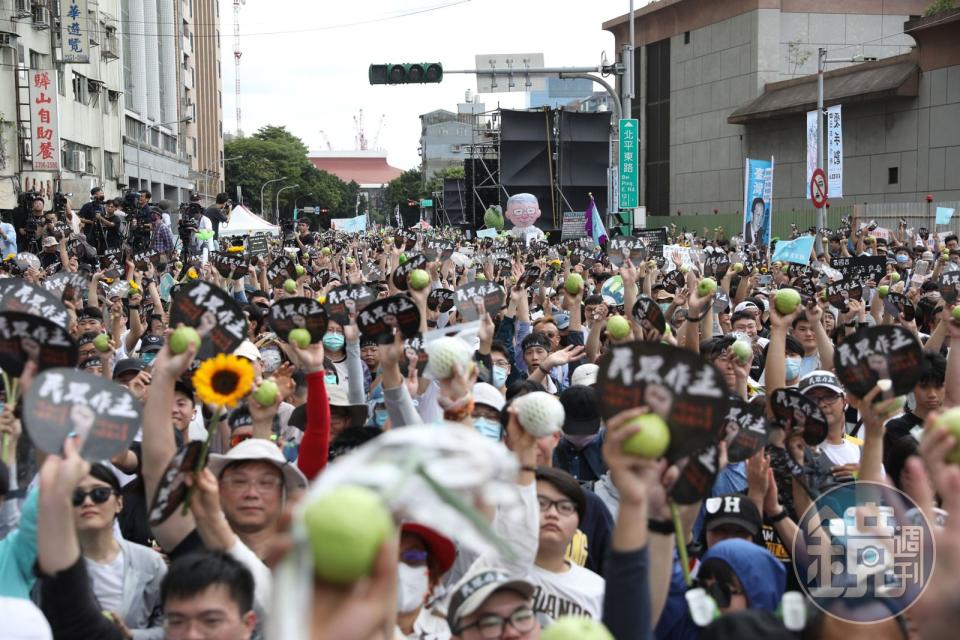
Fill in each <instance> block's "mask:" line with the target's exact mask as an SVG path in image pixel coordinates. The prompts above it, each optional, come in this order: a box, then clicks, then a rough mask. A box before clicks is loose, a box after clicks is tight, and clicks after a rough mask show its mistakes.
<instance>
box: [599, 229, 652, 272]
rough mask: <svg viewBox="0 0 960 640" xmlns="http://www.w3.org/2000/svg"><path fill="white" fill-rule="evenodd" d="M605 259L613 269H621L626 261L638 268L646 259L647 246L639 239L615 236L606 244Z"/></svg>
mask: <svg viewBox="0 0 960 640" xmlns="http://www.w3.org/2000/svg"><path fill="white" fill-rule="evenodd" d="M607 259H608V260H610V264H612V265H613V266H615V267H622V266H623V264H624V262H626V261H627V260H630V263H631V264H633V266H635V267H639V266H640V265H641V264H643V263H644V261H645V260H646V259H647V245H645V244H644V243H643V240H641V239H640V238H634V237H632V236H617V237H616V238H614V239H612V240H611V241H610V242H608V243H607Z"/></svg>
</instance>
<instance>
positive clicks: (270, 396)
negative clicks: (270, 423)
mask: <svg viewBox="0 0 960 640" xmlns="http://www.w3.org/2000/svg"><path fill="white" fill-rule="evenodd" d="M278 395H280V387H278V386H277V383H276V382H274V381H273V380H264V381H263V382H261V383H260V386H259V387H257V390H256V391H254V392H253V399H254V400H256V401H257V402H259V403H260V404H262V405H263V406H265V407H272V406H273V403H274V402H276V401H277V396H278Z"/></svg>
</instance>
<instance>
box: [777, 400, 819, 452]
mask: <svg viewBox="0 0 960 640" xmlns="http://www.w3.org/2000/svg"><path fill="white" fill-rule="evenodd" d="M770 408H771V410H772V411H773V423H774V424H773V426H776V427H780V428H781V429H783V431H784V433H786V435H787V437H788V438H789V437H790V436H792V435H798V434H799V435H801V436H802V437H803V441H804V442H805V443H807V445H809V446H811V447H816V446H817V445H819V444H820V443H821V442H823V441H824V440H826V439H827V418H826V416H824V415H823V411H822V410H821V409H820V406H819V405H818V404H817V403H815V402H814V401H813V400H810V399H809V398H807V397H806V396H805V395H803V394H802V393H800V392H799V391H797V390H796V389H787V388H784V389H777V390H776V391H774V392H773V395H771V396H770Z"/></svg>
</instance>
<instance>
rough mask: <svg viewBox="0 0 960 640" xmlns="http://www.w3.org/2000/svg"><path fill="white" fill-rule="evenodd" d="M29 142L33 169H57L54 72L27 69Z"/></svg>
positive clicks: (58, 147) (58, 133)
mask: <svg viewBox="0 0 960 640" xmlns="http://www.w3.org/2000/svg"><path fill="white" fill-rule="evenodd" d="M29 73H30V142H31V147H32V150H33V169H34V171H59V170H60V121H59V118H58V114H57V96H58V94H57V74H56V72H55V71H52V70H50V69H30V72H29Z"/></svg>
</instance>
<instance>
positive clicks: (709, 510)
mask: <svg viewBox="0 0 960 640" xmlns="http://www.w3.org/2000/svg"><path fill="white" fill-rule="evenodd" d="M704 509H705V510H706V513H705V514H704V520H703V526H704V528H705V530H706V531H713V530H714V529H716V528H717V527H721V526H723V525H734V526H736V527H740V528H741V529H743V530H744V531H746V532H747V533H749V534H750V535H751V536H755V535H757V532H758V531H760V527H761V526H762V524H763V519H762V518H761V517H760V510H759V509H757V505H755V504H754V503H753V501H752V500H751V499H750V498H748V497H747V496H746V495H745V494H742V493H727V494H724V495H720V496H714V497H712V498H707V499H706V500H704Z"/></svg>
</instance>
